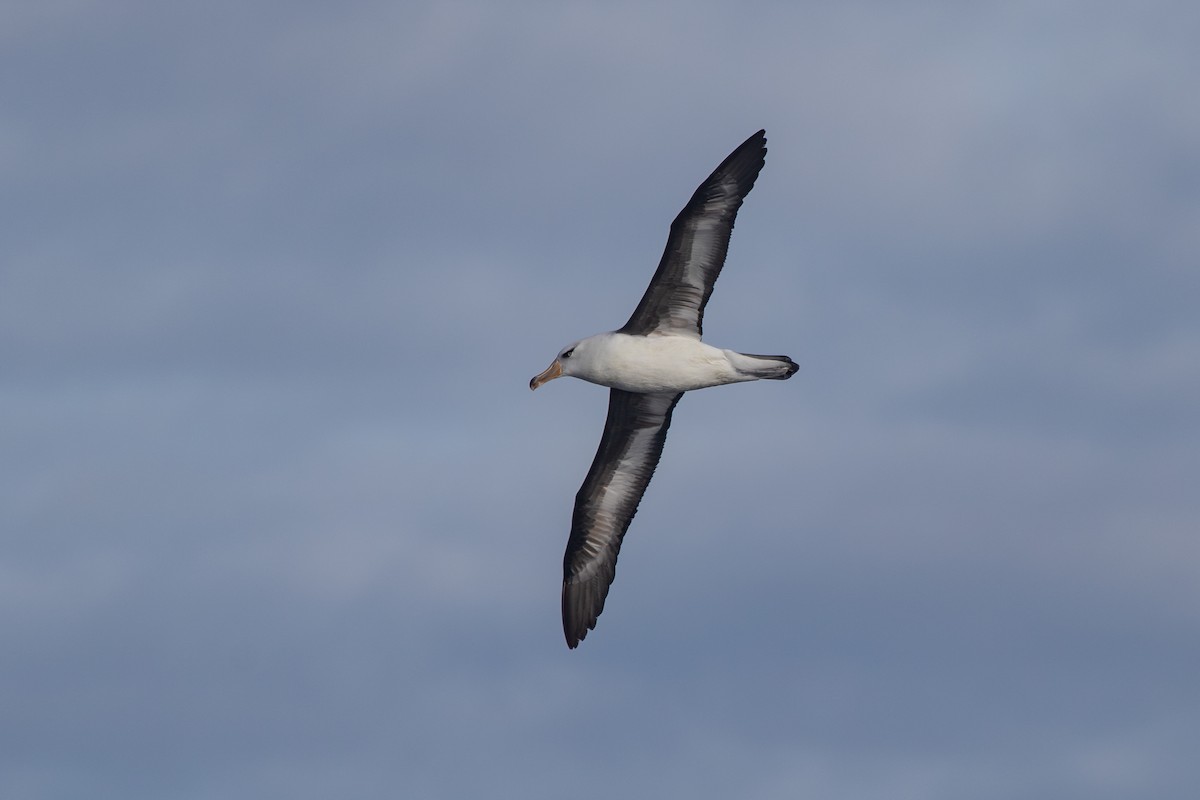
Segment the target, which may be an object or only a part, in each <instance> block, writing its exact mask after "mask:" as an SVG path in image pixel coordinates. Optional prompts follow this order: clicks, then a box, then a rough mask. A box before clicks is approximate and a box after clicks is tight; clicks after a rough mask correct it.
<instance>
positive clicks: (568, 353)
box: [562, 347, 575, 358]
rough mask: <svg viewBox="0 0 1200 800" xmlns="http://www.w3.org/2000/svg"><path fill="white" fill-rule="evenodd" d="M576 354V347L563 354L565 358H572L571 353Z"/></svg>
mask: <svg viewBox="0 0 1200 800" xmlns="http://www.w3.org/2000/svg"><path fill="white" fill-rule="evenodd" d="M574 352H575V348H574V347H572V348H571V349H570V350H567V351H565V352H564V353H563V354H562V357H563V358H570V357H571V353H574Z"/></svg>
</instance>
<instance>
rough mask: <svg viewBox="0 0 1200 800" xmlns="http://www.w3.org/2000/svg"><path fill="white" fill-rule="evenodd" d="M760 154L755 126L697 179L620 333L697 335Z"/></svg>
mask: <svg viewBox="0 0 1200 800" xmlns="http://www.w3.org/2000/svg"><path fill="white" fill-rule="evenodd" d="M766 155H767V137H766V131H759V132H758V133H756V134H754V135H753V136H751V137H750V138H749V139H747V140H746V141H745V142H743V143H742V144H741V145H739V146H738V148H737V149H736V150H734V151H733V152H732V153H730V154H729V157H728V158H726V159H725V160H724V161H722V162H721V165H720V166H719V167H717V168H716V169H715V170H713V173H712V174H711V175H709V176H708V179H707V180H706V181H704V183H702V184H700V187H699V188H698V189H696V192H695V194H693V195H692V199H691V200H689V201H688V204H687V205H686V206H684V207H683V210H682V211H680V212H679V216H677V217H676V218H675V221H674V222H672V223H671V233H670V235H669V236H668V237H667V246H666V249H665V250H664V251H663V255H662V260H660V261H659V263H658V269H657V270H656V271H655V273H654V277H653V278H652V279H651V280H650V286H649V287H648V288H647V289H646V293H645V294H644V295H642V299H641V302H639V303H638V306H637V309H635V310H634V312H633V316H631V317H630V318H629V321H628V322H626V323H625V326H624V327H622V328H621V330H620V332H621V333H630V334H635V335H641V336H645V335H647V334H650V333H654V332H666V333H675V334H683V335H689V336H695V337H696V338H700V336H701V335H703V321H704V306H705V305H706V304H707V303H708V298H709V296H710V295H711V294H712V290H713V284H714V283H716V281H717V276H718V275H720V274H721V267H722V266H723V265H724V264H725V254H726V252H728V250H729V237H730V234H731V233H732V232H733V223H734V220H735V218H736V217H737V211H738V208H740V207H741V205H742V200H744V199H745V197H746V195H747V194H749V193H750V190H751V189H753V188H754V181H755V179H757V178H758V173H759V171H760V170H762V168H763V164H764V163H765V159H766Z"/></svg>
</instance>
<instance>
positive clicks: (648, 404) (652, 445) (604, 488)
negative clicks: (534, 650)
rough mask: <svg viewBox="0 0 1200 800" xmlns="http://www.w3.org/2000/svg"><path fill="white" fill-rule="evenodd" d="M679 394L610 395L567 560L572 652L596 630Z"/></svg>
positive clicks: (565, 610)
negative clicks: (590, 632) (623, 544)
mask: <svg viewBox="0 0 1200 800" xmlns="http://www.w3.org/2000/svg"><path fill="white" fill-rule="evenodd" d="M680 397H683V393H682V392H680V393H679V394H638V393H634V392H625V391H622V390H620V389H612V390H610V394H609V398H608V420H607V421H606V422H605V423H604V436H603V437H602V438H601V439H600V447H599V449H598V450H597V451H596V458H595V459H594V460H593V461H592V468H591V469H590V470H588V474H587V478H585V479H584V481H583V485H582V486H581V487H579V493H578V494H576V495H575V513H574V515H573V516H572V518H571V538H570V539H569V540H568V541H567V552H566V554H565V555H564V556H563V590H562V614H563V633H564V634H566V637H567V646H568V647H572V648H574V647H575V646H577V645H578V644H579V642H580V640H582V639H583V638H584V637H586V636H587V632H588V631H589V630H591V629H593V628H595V627H596V618H597V617H599V616H600V612H601V611H603V610H604V598H605V597H607V596H608V587H609V586H610V585H611V584H612V582H613V577H614V576H615V575H616V569H617V553H618V551H619V550H620V549H621V540H622V539H623V538H624V536H625V531H627V530H629V523H630V522H631V521H632V520H633V515H634V514H636V513H637V507H638V503H639V502H640V501H641V499H642V494H643V493H644V492H645V491H646V486H647V485H648V484H649V483H650V476H652V475H653V474H654V468H655V467H656V466H658V459H659V457H660V456H661V455H662V449H663V442H665V441H666V438H667V428H668V427H670V425H671V412H672V411H674V409H675V404H676V403H678V402H679V398H680Z"/></svg>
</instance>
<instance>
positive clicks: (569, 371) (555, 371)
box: [529, 342, 584, 389]
mask: <svg viewBox="0 0 1200 800" xmlns="http://www.w3.org/2000/svg"><path fill="white" fill-rule="evenodd" d="M583 344H584V343H583V342H575V343H574V344H569V345H567V346H566V347H564V348H563V349H562V350H559V351H558V355H557V356H555V357H554V360H553V361H551V362H550V366H548V367H546V370H545V371H544V372H540V373H538V374H537V375H534V376H533V378H531V379H530V381H529V388H530V389H536V388H538V387H539V386H541V385H542V384H543V383H545V382H546V381H552V380H554V379H555V378H561V377H563V376H564V375H573V374H575V370H574V365H575V361H572V359H573V358H575V357H576V356H577V355H578V352H577V351H578V350H579V348H580V347H581V346H582V345H583ZM576 360H578V359H576Z"/></svg>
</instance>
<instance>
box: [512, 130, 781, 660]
mask: <svg viewBox="0 0 1200 800" xmlns="http://www.w3.org/2000/svg"><path fill="white" fill-rule="evenodd" d="M766 144H767V137H766V131H759V132H758V133H756V134H754V135H753V136H751V137H750V138H749V139H747V140H746V141H745V142H743V143H742V144H741V145H740V146H739V147H738V148H737V149H736V150H734V151H733V152H732V153H730V154H729V157H728V158H726V159H725V160H724V161H722V162H721V165H720V166H719V167H717V168H716V169H715V170H713V173H712V174H711V175H709V176H708V179H707V180H705V181H704V183H702V184H700V187H699V188H698V189H696V192H695V194H693V195H692V199H691V200H689V201H688V204H687V205H686V206H684V207H683V210H682V211H680V212H679V216H677V217H676V218H675V221H674V222H672V223H671V233H670V235H669V236H668V237H667V247H666V250H665V251H664V252H663V255H662V260H661V261H659V263H658V269H657V270H656V271H655V273H654V277H653V278H652V279H651V281H650V286H649V288H647V289H646V293H645V294H644V295H643V296H642V300H641V302H640V303H638V305H637V308H636V309H634V312H633V316H631V317H630V318H629V321H628V322H626V323H625V324H624V325H623V326H622V327H620V328H618V329H617V330H615V331H610V332H608V333H599V334H596V335H595V336H589V337H588V338H586V339H581V340H579V341H578V342H575V343H573V344H570V345H567V346H566V347H564V348H563V349H562V350H560V351H559V353H558V355H557V356H555V358H554V361H553V362H552V363H551V364H550V366H549V367H547V368H546V370H545V371H544V372H542V373H540V374H538V375H536V376H534V378H533V379H532V380H530V381H529V388H530V389H537V388H538V387H539V386H541V385H542V384H543V383H546V382H547V381H551V380H553V379H555V378H559V377H562V376H569V377H574V378H580V379H582V380H585V381H589V382H590V383H597V384H600V385H601V386H608V387H609V388H610V390H611V391H610V392H609V396H608V420H607V421H606V422H605V423H604V435H603V436H602V437H601V439H600V448H599V449H598V450H597V451H596V457H595V459H594V460H593V461H592V467H591V469H590V470H588V474H587V478H585V479H584V481H583V485H582V486H581V487H580V488H579V492H578V493H577V494H576V495H575V513H574V514H573V515H572V518H571V536H570V539H568V541H567V552H566V554H565V555H564V556H563V586H562V617H563V633H564V634H565V635H566V637H567V646H568V647H571V648H574V647H576V646H578V645H579V642H580V641H581V640H582V639H584V638H585V637H586V636H587V634H588V631H590V630H592V629H594V628H595V627H596V619H597V618H598V617H599V616H600V612H601V611H603V610H604V600H605V598H606V597H607V596H608V589H609V586H611V585H612V582H613V577H614V576H615V575H616V567H617V553H618V552H619V551H620V549H621V540H622V539H623V538H624V537H625V532H626V531H627V530H629V523H630V522H631V521H632V520H633V516H634V514H636V513H637V508H638V503H639V502H641V499H642V495H643V494H644V493H645V491H646V486H647V485H648V484H649V483H650V477H651V476H652V475H653V474H654V468H655V467H656V466H657V465H658V460H659V457H660V456H661V455H662V449H663V442H664V441H665V440H666V437H667V428H668V427H670V425H671V412H672V411H674V410H675V406H676V404H677V403H678V402H679V398H681V397H683V393H684V392H688V391H691V390H692V389H702V388H704V387H706V386H720V385H721V384H725V383H739V382H741V381H756V380H760V379H763V378H766V379H769V380H787V379H788V378H790V377H792V375H794V374H795V372H796V370H797V369H798V367H797V366H796V363H795V362H794V361H792V360H791V359H790V358H788V357H787V356H762V355H752V354H750V353H738V352H735V351H733V350H720V349H718V348H716V347H711V346H709V345H707V344H705V343H704V342H702V341H701V340H700V339H701V335H702V333H703V330H702V323H703V319H704V306H705V305H706V304H707V303H708V298H709V295H711V294H712V290H713V284H714V283H715V282H716V280H717V276H718V275H720V273H721V267H722V266H723V265H724V263H725V253H726V251H727V250H728V249H729V236H730V233H731V232H732V231H733V222H734V219H735V218H736V217H737V211H738V208H739V207H741V205H742V201H743V200H744V199H745V197H746V195H747V194H749V193H750V190H751V189H752V188H753V187H754V181H755V179H756V178H758V173H759V171H760V170H762V168H763V164H764V163H765V157H766V154H767V146H766Z"/></svg>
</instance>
